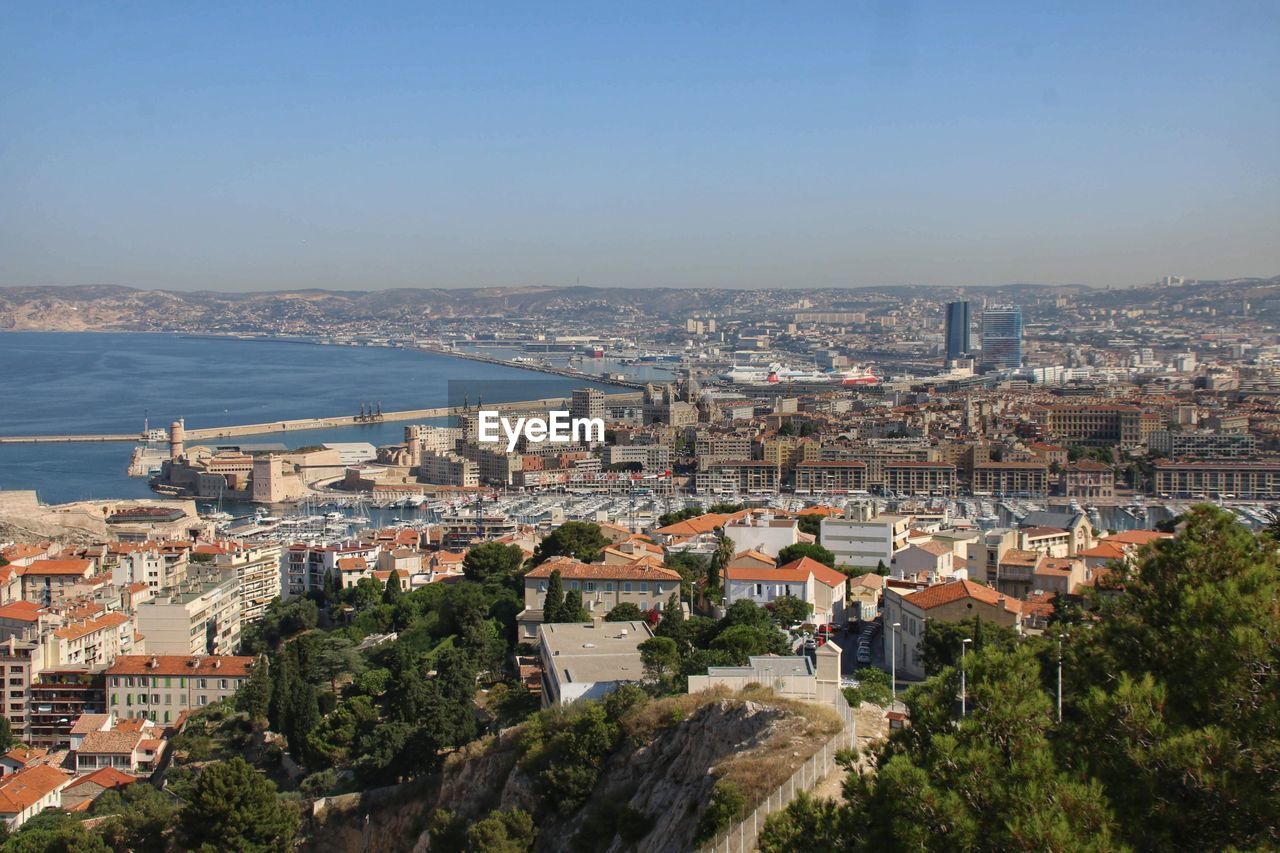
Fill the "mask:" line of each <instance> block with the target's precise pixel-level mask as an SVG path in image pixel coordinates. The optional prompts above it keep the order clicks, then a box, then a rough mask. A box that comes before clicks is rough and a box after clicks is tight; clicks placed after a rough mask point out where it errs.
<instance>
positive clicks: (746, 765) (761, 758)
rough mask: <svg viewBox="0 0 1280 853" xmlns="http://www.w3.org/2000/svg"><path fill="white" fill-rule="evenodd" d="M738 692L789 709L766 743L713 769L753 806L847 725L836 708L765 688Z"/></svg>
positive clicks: (746, 696) (771, 705)
mask: <svg viewBox="0 0 1280 853" xmlns="http://www.w3.org/2000/svg"><path fill="white" fill-rule="evenodd" d="M738 695H739V696H740V697H741V698H742V699H743V700H744V701H747V700H749V701H753V702H759V703H761V704H763V705H768V706H770V707H773V708H777V709H778V710H780V711H785V712H787V716H785V717H782V718H781V719H779V720H778V721H777V722H776V723H775V724H774V730H773V732H772V733H771V734H770V735H769V738H768V740H766V741H765V742H764V743H763V744H761V745H760V746H758V747H756V748H755V749H752V750H749V751H747V752H740V753H738V754H736V755H731V756H729V757H728V758H726V759H725V760H724V761H722V762H720V764H719V765H717V766H716V767H715V768H714V769H713V770H712V772H713V773H714V774H715V775H716V777H717V778H718V779H722V780H726V781H728V782H732V783H733V784H734V785H736V786H737V788H738V790H739V791H741V792H742V794H743V796H744V797H745V798H746V801H747V803H748V804H749V805H750V806H752V807H754V806H755V804H756V803H759V802H761V801H763V800H764V798H765V797H767V796H768V795H769V794H771V793H772V792H773V791H774V790H775V789H776V788H777V787H778V786H779V785H781V784H783V783H784V782H786V781H787V779H789V778H791V775H792V774H793V773H795V772H796V771H797V770H799V769H800V766H801V765H803V764H804V763H805V762H806V761H808V760H809V757H810V756H811V755H813V753H814V752H816V751H817V750H818V749H819V748H821V746H822V744H824V743H826V742H827V741H829V740H830V739H831V738H832V737H834V736H835V735H836V734H837V733H838V732H839V731H840V729H841V728H843V725H844V724H843V722H842V721H841V719H840V715H839V714H837V713H836V711H835V709H834V708H828V707H825V706H823V705H816V704H813V703H810V702H801V701H799V700H795V699H786V698H783V697H780V696H777V695H776V694H774V692H773V691H772V690H770V689H768V688H765V687H761V688H748V689H746V690H743V691H742V693H740V694H738Z"/></svg>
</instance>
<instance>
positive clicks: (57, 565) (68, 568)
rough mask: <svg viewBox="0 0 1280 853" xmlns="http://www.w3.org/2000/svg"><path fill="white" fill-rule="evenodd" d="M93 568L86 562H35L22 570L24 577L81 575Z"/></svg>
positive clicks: (91, 564)
mask: <svg viewBox="0 0 1280 853" xmlns="http://www.w3.org/2000/svg"><path fill="white" fill-rule="evenodd" d="M91 568H93V563H91V562H89V561H88V560H36V561H35V562H33V563H32V564H31V565H29V566H27V567H25V568H24V569H23V572H22V573H23V574H24V575H83V574H86V573H87V572H88V571H89V569H91Z"/></svg>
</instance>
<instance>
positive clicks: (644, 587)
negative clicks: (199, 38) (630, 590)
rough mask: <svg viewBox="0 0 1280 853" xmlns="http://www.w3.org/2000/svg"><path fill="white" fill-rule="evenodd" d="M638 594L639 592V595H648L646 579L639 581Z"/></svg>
mask: <svg viewBox="0 0 1280 853" xmlns="http://www.w3.org/2000/svg"><path fill="white" fill-rule="evenodd" d="M640 594H641V595H648V594H649V582H648V581H640Z"/></svg>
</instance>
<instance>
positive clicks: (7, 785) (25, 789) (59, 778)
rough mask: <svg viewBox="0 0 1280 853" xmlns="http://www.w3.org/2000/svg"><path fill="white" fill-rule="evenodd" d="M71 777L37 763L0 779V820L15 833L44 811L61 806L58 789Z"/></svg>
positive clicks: (56, 769)
mask: <svg viewBox="0 0 1280 853" xmlns="http://www.w3.org/2000/svg"><path fill="white" fill-rule="evenodd" d="M71 778H72V777H71V775H70V774H68V773H64V772H62V771H61V770H59V769H58V768H56V767H50V766H49V765H47V764H37V765H35V766H33V767H28V768H26V769H25V770H19V771H18V772H17V773H13V774H11V775H8V776H5V777H4V778H3V779H0V819H2V820H4V821H5V822H6V823H7V824H8V825H9V829H10V830H16V829H18V828H19V827H21V826H22V825H23V824H24V823H26V822H27V821H28V820H30V819H31V818H33V817H35V816H36V815H38V814H40V813H41V812H42V811H44V810H45V809H56V808H59V807H60V806H61V805H62V797H61V794H62V789H63V788H65V787H66V786H67V785H68V784H69V783H70V782H71Z"/></svg>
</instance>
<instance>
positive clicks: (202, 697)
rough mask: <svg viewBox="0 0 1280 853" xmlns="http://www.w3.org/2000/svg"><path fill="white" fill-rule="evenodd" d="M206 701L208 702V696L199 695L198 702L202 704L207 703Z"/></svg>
mask: <svg viewBox="0 0 1280 853" xmlns="http://www.w3.org/2000/svg"><path fill="white" fill-rule="evenodd" d="M208 703H209V697H208V696H204V695H201V696H200V704H201V705H202V706H203V705H207V704H208Z"/></svg>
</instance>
